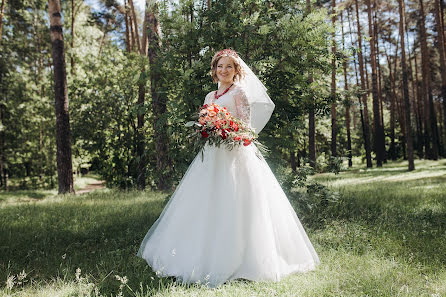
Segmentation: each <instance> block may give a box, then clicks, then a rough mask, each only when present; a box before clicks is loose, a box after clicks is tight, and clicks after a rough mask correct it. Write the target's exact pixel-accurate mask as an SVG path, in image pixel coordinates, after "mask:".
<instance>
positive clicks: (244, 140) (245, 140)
mask: <svg viewBox="0 0 446 297" xmlns="http://www.w3.org/2000/svg"><path fill="white" fill-rule="evenodd" d="M250 144H251V140H250V139H247V138H245V139H243V145H244V146H248V145H250Z"/></svg>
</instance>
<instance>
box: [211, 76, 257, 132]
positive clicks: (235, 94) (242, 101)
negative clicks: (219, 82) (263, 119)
mask: <svg viewBox="0 0 446 297" xmlns="http://www.w3.org/2000/svg"><path fill="white" fill-rule="evenodd" d="M214 94H215V91H212V92H210V93H209V94H207V95H206V98H205V100H204V104H212V103H215V104H218V105H220V106H221V107H226V109H227V110H228V111H229V112H230V113H231V115H232V116H234V117H237V118H239V119H241V120H242V121H244V122H245V123H247V124H248V125H250V121H251V111H250V108H249V102H248V98H247V96H246V93H245V91H244V89H243V88H241V87H240V86H238V85H235V86H234V87H233V89H231V90H229V91H228V92H227V93H226V94H224V95H223V96H221V97H219V98H218V99H215V96H214Z"/></svg>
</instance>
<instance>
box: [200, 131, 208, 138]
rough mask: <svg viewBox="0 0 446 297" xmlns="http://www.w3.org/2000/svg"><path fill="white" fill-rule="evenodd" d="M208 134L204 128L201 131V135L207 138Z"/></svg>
mask: <svg viewBox="0 0 446 297" xmlns="http://www.w3.org/2000/svg"><path fill="white" fill-rule="evenodd" d="M208 136H209V134H208V133H207V132H206V130H203V131H201V137H203V138H208Z"/></svg>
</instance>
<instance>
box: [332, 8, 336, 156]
mask: <svg viewBox="0 0 446 297" xmlns="http://www.w3.org/2000/svg"><path fill="white" fill-rule="evenodd" d="M335 13H336V0H331V14H332V16H331V24H332V26H333V33H332V36H331V38H332V41H331V54H332V55H333V57H332V59H331V100H333V101H332V104H331V155H332V156H333V157H336V156H337V152H336V138H337V137H336V136H337V124H336V101H337V100H336V40H335V37H336V31H335V26H336V14H335Z"/></svg>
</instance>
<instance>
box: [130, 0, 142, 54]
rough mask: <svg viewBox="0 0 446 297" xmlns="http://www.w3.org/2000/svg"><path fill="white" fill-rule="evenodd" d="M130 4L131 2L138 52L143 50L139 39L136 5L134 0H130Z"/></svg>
mask: <svg viewBox="0 0 446 297" xmlns="http://www.w3.org/2000/svg"><path fill="white" fill-rule="evenodd" d="M129 4H130V8H131V11H132V20H133V29H134V31H135V37H136V45H137V46H138V52H140V51H141V42H140V40H139V33H138V21H137V19H136V13H135V6H134V5H133V0H129Z"/></svg>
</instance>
